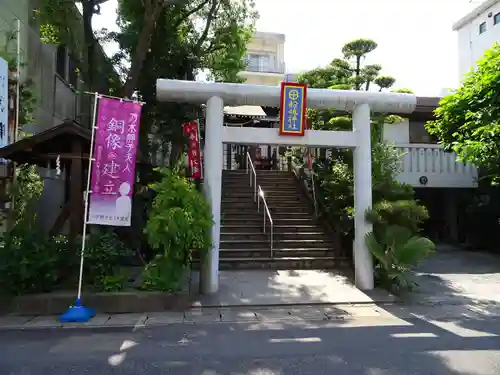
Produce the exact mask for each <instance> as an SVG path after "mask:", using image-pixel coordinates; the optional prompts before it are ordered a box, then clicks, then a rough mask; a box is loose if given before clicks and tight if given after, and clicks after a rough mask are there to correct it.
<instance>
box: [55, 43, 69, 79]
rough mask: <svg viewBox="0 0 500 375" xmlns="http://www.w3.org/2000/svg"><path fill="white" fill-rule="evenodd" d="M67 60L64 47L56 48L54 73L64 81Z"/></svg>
mask: <svg viewBox="0 0 500 375" xmlns="http://www.w3.org/2000/svg"><path fill="white" fill-rule="evenodd" d="M67 59H68V54H67V53H66V46H58V47H57V52H56V73H57V74H59V76H60V77H61V78H62V79H64V80H65V79H66V66H67Z"/></svg>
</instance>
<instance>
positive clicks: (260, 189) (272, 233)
mask: <svg viewBox="0 0 500 375" xmlns="http://www.w3.org/2000/svg"><path fill="white" fill-rule="evenodd" d="M261 199H262V203H264V208H265V210H264V233H266V214H267V217H268V218H269V224H270V225H271V237H270V245H271V258H273V257H274V253H273V243H274V238H273V237H274V224H273V218H272V217H271V212H270V211H269V207H268V206H267V202H266V197H265V196H264V190H262V188H261V187H260V185H259V198H258V200H257V211H259V212H260V204H259V202H260V200H261Z"/></svg>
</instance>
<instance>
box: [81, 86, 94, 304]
mask: <svg viewBox="0 0 500 375" xmlns="http://www.w3.org/2000/svg"><path fill="white" fill-rule="evenodd" d="M98 101H99V95H98V94H97V92H96V93H95V94H94V109H93V113H92V131H91V136H90V152H89V167H88V172H87V187H86V189H85V202H84V210H83V230H82V249H81V252H80V274H79V276H78V296H77V300H80V298H81V297H82V281H83V261H84V257H85V243H86V242H87V241H86V239H85V238H86V236H87V214H88V211H89V195H90V194H91V192H90V177H91V176H92V160H93V158H94V138H95V131H96V130H97V124H96V119H97V104H98Z"/></svg>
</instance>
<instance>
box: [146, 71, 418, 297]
mask: <svg viewBox="0 0 500 375" xmlns="http://www.w3.org/2000/svg"><path fill="white" fill-rule="evenodd" d="M280 94H281V92H280V87H279V86H261V85H247V84H234V83H204V82H195V81H178V80H170V79H158V80H157V83H156V97H157V99H158V100H159V101H167V102H183V103H193V104H205V103H206V105H207V107H206V121H205V150H204V157H205V168H204V171H205V173H204V176H205V182H204V185H205V193H206V196H207V198H208V199H209V200H210V204H211V207H212V215H213V219H214V222H215V224H214V226H213V228H212V241H213V248H212V251H211V252H210V253H209V255H208V257H207V258H208V259H207V261H206V264H204V265H203V271H204V272H203V274H204V276H203V277H204V282H203V285H204V290H203V292H204V293H216V292H217V291H218V289H219V241H220V218H221V188H222V167H223V166H222V145H223V143H230V144H234V143H243V144H255V145H259V144H269V145H293V146H304V147H328V148H333V147H339V148H340V147H351V148H353V149H354V208H355V215H354V268H355V279H356V286H357V287H359V288H360V289H364V290H370V289H373V260H372V256H371V254H370V251H369V250H368V248H367V247H366V244H365V235H366V234H367V233H369V232H370V231H371V230H372V226H371V224H370V223H368V222H367V221H366V220H365V212H366V210H367V209H369V208H370V207H371V205H372V170H371V168H372V160H371V134H370V112H384V113H411V112H413V110H414V109H415V106H416V103H417V98H416V96H415V95H411V94H400V93H388V92H366V91H345V90H330V89H308V90H307V108H315V109H337V110H343V111H350V112H352V122H353V131H320V130H306V131H305V135H304V136H303V137H290V136H280V135H279V129H276V128H274V129H262V128H237V127H228V126H224V106H225V105H226V106H238V105H256V106H268V107H279V105H280Z"/></svg>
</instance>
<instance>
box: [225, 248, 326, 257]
mask: <svg viewBox="0 0 500 375" xmlns="http://www.w3.org/2000/svg"><path fill="white" fill-rule="evenodd" d="M334 255H335V254H334V251H333V250H331V249H327V248H319V249H274V248H273V257H274V258H290V257H292V258H328V257H334ZM219 257H220V258H270V257H271V249H270V248H259V249H247V248H241V249H220V254H219Z"/></svg>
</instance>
